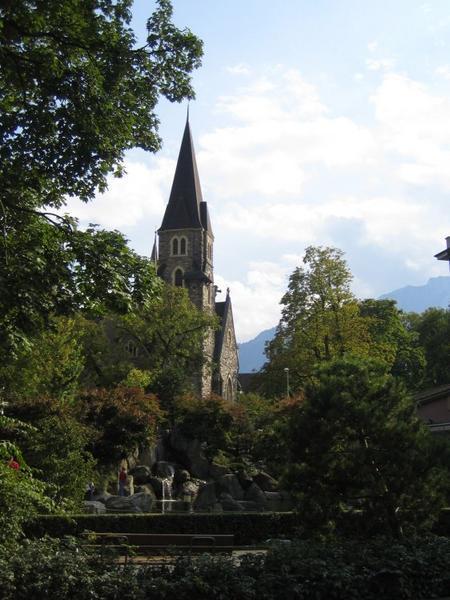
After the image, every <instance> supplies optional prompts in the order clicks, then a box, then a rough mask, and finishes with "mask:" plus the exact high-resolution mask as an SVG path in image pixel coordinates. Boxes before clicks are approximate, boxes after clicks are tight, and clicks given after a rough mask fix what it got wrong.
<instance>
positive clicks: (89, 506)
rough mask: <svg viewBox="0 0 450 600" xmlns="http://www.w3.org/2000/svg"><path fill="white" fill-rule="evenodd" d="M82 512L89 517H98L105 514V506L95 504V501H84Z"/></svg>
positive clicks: (98, 503) (100, 503)
mask: <svg viewBox="0 0 450 600" xmlns="http://www.w3.org/2000/svg"><path fill="white" fill-rule="evenodd" d="M83 509H84V512H86V513H89V514H91V515H99V514H102V513H105V512H106V506H105V505H104V504H103V503H102V502H96V501H95V500H86V501H85V502H83Z"/></svg>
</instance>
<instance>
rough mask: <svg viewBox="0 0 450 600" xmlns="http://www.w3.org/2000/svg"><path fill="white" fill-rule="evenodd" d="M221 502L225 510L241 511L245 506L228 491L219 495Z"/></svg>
mask: <svg viewBox="0 0 450 600" xmlns="http://www.w3.org/2000/svg"><path fill="white" fill-rule="evenodd" d="M219 500H220V504H221V505H222V508H223V510H229V511H241V510H243V506H242V504H241V503H240V502H238V501H237V500H235V499H234V498H233V497H232V496H231V494H227V493H226V492H222V493H221V494H220V497H219Z"/></svg>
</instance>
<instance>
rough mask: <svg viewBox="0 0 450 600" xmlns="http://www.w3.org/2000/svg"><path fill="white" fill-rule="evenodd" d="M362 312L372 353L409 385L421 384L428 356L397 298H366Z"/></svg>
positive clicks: (411, 386) (417, 385) (372, 355)
mask: <svg viewBox="0 0 450 600" xmlns="http://www.w3.org/2000/svg"><path fill="white" fill-rule="evenodd" d="M360 313H361V316H362V317H364V318H365V319H366V320H367V325H368V330H369V334H370V338H371V344H370V356H371V357H372V358H376V359H378V360H381V361H382V362H384V363H385V364H386V367H387V369H388V370H389V371H390V373H392V375H394V376H396V377H400V378H401V379H402V380H403V381H404V382H405V384H406V386H407V387H408V388H410V389H414V388H417V387H419V386H420V384H421V382H422V378H423V376H424V370H425V363H426V360H425V356H424V351H423V348H422V347H421V346H420V341H419V335H418V333H417V332H416V331H414V330H413V329H412V327H411V326H410V324H409V322H408V317H407V316H406V315H405V314H404V313H403V312H402V311H401V310H399V309H398V308H397V307H396V303H395V301H394V300H372V299H368V300H363V301H362V302H361V303H360Z"/></svg>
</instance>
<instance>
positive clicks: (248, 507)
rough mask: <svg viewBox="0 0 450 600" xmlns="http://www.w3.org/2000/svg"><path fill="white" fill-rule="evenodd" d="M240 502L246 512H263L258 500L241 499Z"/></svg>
mask: <svg viewBox="0 0 450 600" xmlns="http://www.w3.org/2000/svg"><path fill="white" fill-rule="evenodd" d="M239 504H240V505H241V506H242V510H244V511H245V512H261V509H260V508H258V505H257V504H256V502H252V501H251V500H240V501H239Z"/></svg>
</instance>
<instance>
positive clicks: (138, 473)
mask: <svg viewBox="0 0 450 600" xmlns="http://www.w3.org/2000/svg"><path fill="white" fill-rule="evenodd" d="M129 473H130V475H133V479H134V484H135V485H143V484H144V483H148V481H149V479H150V477H151V476H152V472H151V470H150V467H147V466H146V465H136V466H135V467H133V468H132V469H130V471H129Z"/></svg>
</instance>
